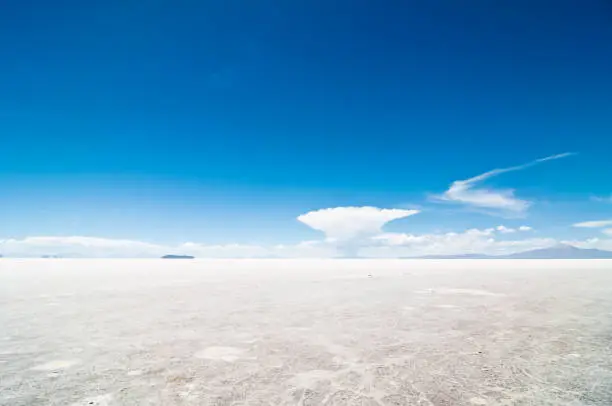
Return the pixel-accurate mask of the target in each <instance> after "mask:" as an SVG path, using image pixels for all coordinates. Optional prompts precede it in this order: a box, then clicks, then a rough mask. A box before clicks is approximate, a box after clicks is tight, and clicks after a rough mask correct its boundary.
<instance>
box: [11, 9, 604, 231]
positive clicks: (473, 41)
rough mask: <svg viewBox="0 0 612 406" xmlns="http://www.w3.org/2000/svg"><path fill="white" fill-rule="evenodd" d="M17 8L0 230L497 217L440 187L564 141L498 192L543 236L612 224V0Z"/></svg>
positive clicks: (413, 223)
mask: <svg viewBox="0 0 612 406" xmlns="http://www.w3.org/2000/svg"><path fill="white" fill-rule="evenodd" d="M2 9H3V10H2V13H0V42H1V48H0V49H1V50H2V52H0V137H1V144H0V188H1V189H0V234H1V235H0V238H21V237H24V236H32V235H88V236H101V237H108V238H131V239H142V240H147V241H162V242H173V241H186V240H197V241H202V242H219V243H226V242H252V241H258V242H281V241H283V242H284V241H294V242H295V241H299V240H301V239H305V238H306V239H307V238H312V237H313V236H316V235H318V233H317V232H316V231H314V230H311V229H309V228H308V227H305V226H304V225H303V224H300V223H299V222H297V221H296V220H295V218H296V216H298V215H299V214H302V213H305V212H308V211H310V210H315V209H320V208H326V207H336V206H365V205H373V206H378V207H399V208H405V207H412V206H418V207H421V208H422V209H423V212H422V213H421V214H420V215H419V216H413V217H410V218H409V219H403V220H399V221H398V222H397V224H396V223H394V224H393V225H389V227H390V228H391V229H393V228H396V229H398V230H400V229H401V230H413V231H418V232H433V231H436V230H453V229H455V228H457V229H461V228H467V227H486V226H488V225H491V224H493V223H495V222H499V220H497V219H494V220H491V215H490V214H488V213H479V212H473V211H469V210H468V211H465V212H463V211H461V210H460V207H461V205H459V206H456V205H453V204H448V202H446V203H439V202H432V201H431V199H429V198H428V196H430V195H432V194H440V193H443V192H444V191H445V190H447V189H448V188H449V185H450V184H451V183H452V182H454V181H456V180H465V179H468V178H470V177H473V176H476V175H478V174H481V173H484V172H486V171H489V170H492V169H494V168H500V167H501V168H503V167H509V166H513V165H519V164H523V163H526V162H529V161H532V160H534V159H537V158H542V157H545V156H549V155H553V154H558V153H564V152H577V153H578V154H577V155H575V156H572V157H568V158H563V159H560V160H555V161H554V162H546V163H543V164H541V165H537V166H536V167H533V168H529V169H526V170H521V171H516V172H512V173H508V174H504V175H500V176H498V177H495V178H494V179H491V180H490V183H488V186H490V187H492V188H493V187H499V188H504V189H514V190H515V193H516V196H517V197H519V196H520V197H521V198H524V199H526V200H529V201H533V202H534V204H533V206H531V208H530V210H529V213H528V214H525V215H524V216H523V218H522V219H521V222H527V223H529V224H535V225H536V226H537V227H539V228H541V229H546V228H549V229H551V230H553V229H555V227H561V226H563V225H566V224H571V223H572V222H574V221H579V220H582V219H583V217H585V215H584V213H585V212H586V213H588V214H589V216H586V217H589V218H591V217H595V218H599V217H602V216H604V217H605V216H606V215H608V213H610V214H609V217H612V205H610V204H605V203H601V202H594V201H592V200H591V198H592V197H593V196H609V195H610V193H611V192H612V185H611V183H610V179H611V178H612V176H611V175H612V164H611V163H610V162H611V160H610V155H611V153H612V98H611V95H612V75H611V72H612V47H611V45H610V44H612V3H610V2H609V1H606V0H592V1H584V2H580V1H575V0H538V1H527V0H507V1H485V0H475V1H468V2H459V1H453V0H445V1H444V0H433V1H360V0H357V1H318V0H314V1H312V0H308V1H274V0H267V1H195V0H194V1H178V2H170V1H165V0H151V1H144V0H138V1H134V0H120V1H119V0H106V1H76V0H74V1H62V0H58V1H54V2H52V1H42V0H37V1H34V0H19V1H16V0H8V1H5V2H3V6H2ZM587 219H588V218H587ZM510 222H512V220H510Z"/></svg>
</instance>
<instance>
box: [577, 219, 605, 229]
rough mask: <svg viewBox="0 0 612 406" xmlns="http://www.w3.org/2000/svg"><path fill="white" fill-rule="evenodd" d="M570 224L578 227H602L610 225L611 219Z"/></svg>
mask: <svg viewBox="0 0 612 406" xmlns="http://www.w3.org/2000/svg"><path fill="white" fill-rule="evenodd" d="M572 226H573V227H579V228H602V227H607V226H612V220H593V221H583V222H581V223H575V224H572Z"/></svg>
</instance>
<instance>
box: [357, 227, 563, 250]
mask: <svg viewBox="0 0 612 406" xmlns="http://www.w3.org/2000/svg"><path fill="white" fill-rule="evenodd" d="M498 232H499V233H504V232H503V231H499V230H498V229H497V228H495V229H493V228H488V229H484V230H479V229H470V230H466V231H464V232H461V233H454V232H451V233H443V234H424V235H413V234H403V233H385V234H381V235H378V236H375V237H373V238H372V240H373V244H372V245H371V246H370V247H366V248H364V249H362V254H363V255H364V256H374V257H387V256H392V257H393V256H395V257H397V256H407V257H410V256H423V255H460V254H487V255H506V254H512V253H516V252H521V251H526V250H531V249H537V248H546V247H550V246H553V245H555V244H556V243H557V241H556V240H555V239H553V238H530V239H522V240H497V239H496V238H495V234H496V233H498Z"/></svg>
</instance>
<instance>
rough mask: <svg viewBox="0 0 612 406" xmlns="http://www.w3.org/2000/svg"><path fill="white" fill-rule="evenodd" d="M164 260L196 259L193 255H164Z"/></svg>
mask: <svg viewBox="0 0 612 406" xmlns="http://www.w3.org/2000/svg"><path fill="white" fill-rule="evenodd" d="M162 258H163V259H194V258H195V257H192V256H191V255H164V256H163V257H162Z"/></svg>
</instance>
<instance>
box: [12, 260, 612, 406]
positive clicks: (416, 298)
mask: <svg viewBox="0 0 612 406" xmlns="http://www.w3.org/2000/svg"><path fill="white" fill-rule="evenodd" d="M370 275H371V276H370ZM611 320H612V261H605V260H603V261H596V260H589V261H571V260H570V261H550V260H539V261H538V260H536V261H520V260H510V261H504V260H493V261H488V260H477V261H470V260H455V261H453V260H442V261H433V260H413V261H411V260H234V261H231V260H194V261H189V260H62V259H59V260H58V259H56V260H10V259H3V260H0V404H2V405H7V406H33V405H75V406H80V405H98V406H100V405H105V406H110V405H304V406H305V405H368V406H374V405H453V406H455V405H576V406H577V405H610V404H612V322H611Z"/></svg>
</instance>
